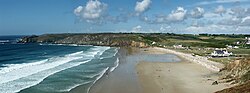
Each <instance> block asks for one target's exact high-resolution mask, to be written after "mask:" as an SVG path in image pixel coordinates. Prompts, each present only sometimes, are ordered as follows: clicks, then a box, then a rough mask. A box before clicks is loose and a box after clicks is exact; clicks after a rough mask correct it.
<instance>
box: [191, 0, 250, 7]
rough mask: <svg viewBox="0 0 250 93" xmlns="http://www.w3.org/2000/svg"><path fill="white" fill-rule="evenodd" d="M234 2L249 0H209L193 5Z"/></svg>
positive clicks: (246, 0) (247, 0)
mask: <svg viewBox="0 0 250 93" xmlns="http://www.w3.org/2000/svg"><path fill="white" fill-rule="evenodd" d="M236 2H249V0H210V1H203V2H199V3H196V4H195V6H200V5H210V4H225V3H236Z"/></svg>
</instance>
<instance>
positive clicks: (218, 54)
mask: <svg viewBox="0 0 250 93" xmlns="http://www.w3.org/2000/svg"><path fill="white" fill-rule="evenodd" d="M231 55H233V53H232V52H230V53H229V52H228V51H227V50H223V49H216V50H214V52H212V53H211V56H212V57H229V56H231Z"/></svg>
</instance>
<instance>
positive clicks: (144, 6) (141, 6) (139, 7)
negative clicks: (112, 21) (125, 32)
mask: <svg viewBox="0 0 250 93" xmlns="http://www.w3.org/2000/svg"><path fill="white" fill-rule="evenodd" d="M151 2H152V1H151V0H143V1H141V2H136V6H135V12H136V13H137V15H139V14H141V13H143V12H145V11H147V10H148V9H149V6H150V4H151Z"/></svg>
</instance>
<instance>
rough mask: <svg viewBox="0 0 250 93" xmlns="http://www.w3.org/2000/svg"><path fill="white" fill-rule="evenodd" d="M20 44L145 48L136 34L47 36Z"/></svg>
mask: <svg viewBox="0 0 250 93" xmlns="http://www.w3.org/2000/svg"><path fill="white" fill-rule="evenodd" d="M20 42H22V43H55V44H80V45H97V46H125V47H126V46H130V47H147V46H148V44H146V43H145V40H143V39H141V37H140V35H137V34H48V35H41V36H30V37H24V38H22V40H21V41H20Z"/></svg>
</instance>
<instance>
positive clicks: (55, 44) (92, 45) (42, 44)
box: [39, 43, 93, 46]
mask: <svg viewBox="0 0 250 93" xmlns="http://www.w3.org/2000/svg"><path fill="white" fill-rule="evenodd" d="M39 45H54V46H93V45H78V44H50V43H49V44H46V43H39Z"/></svg>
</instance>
